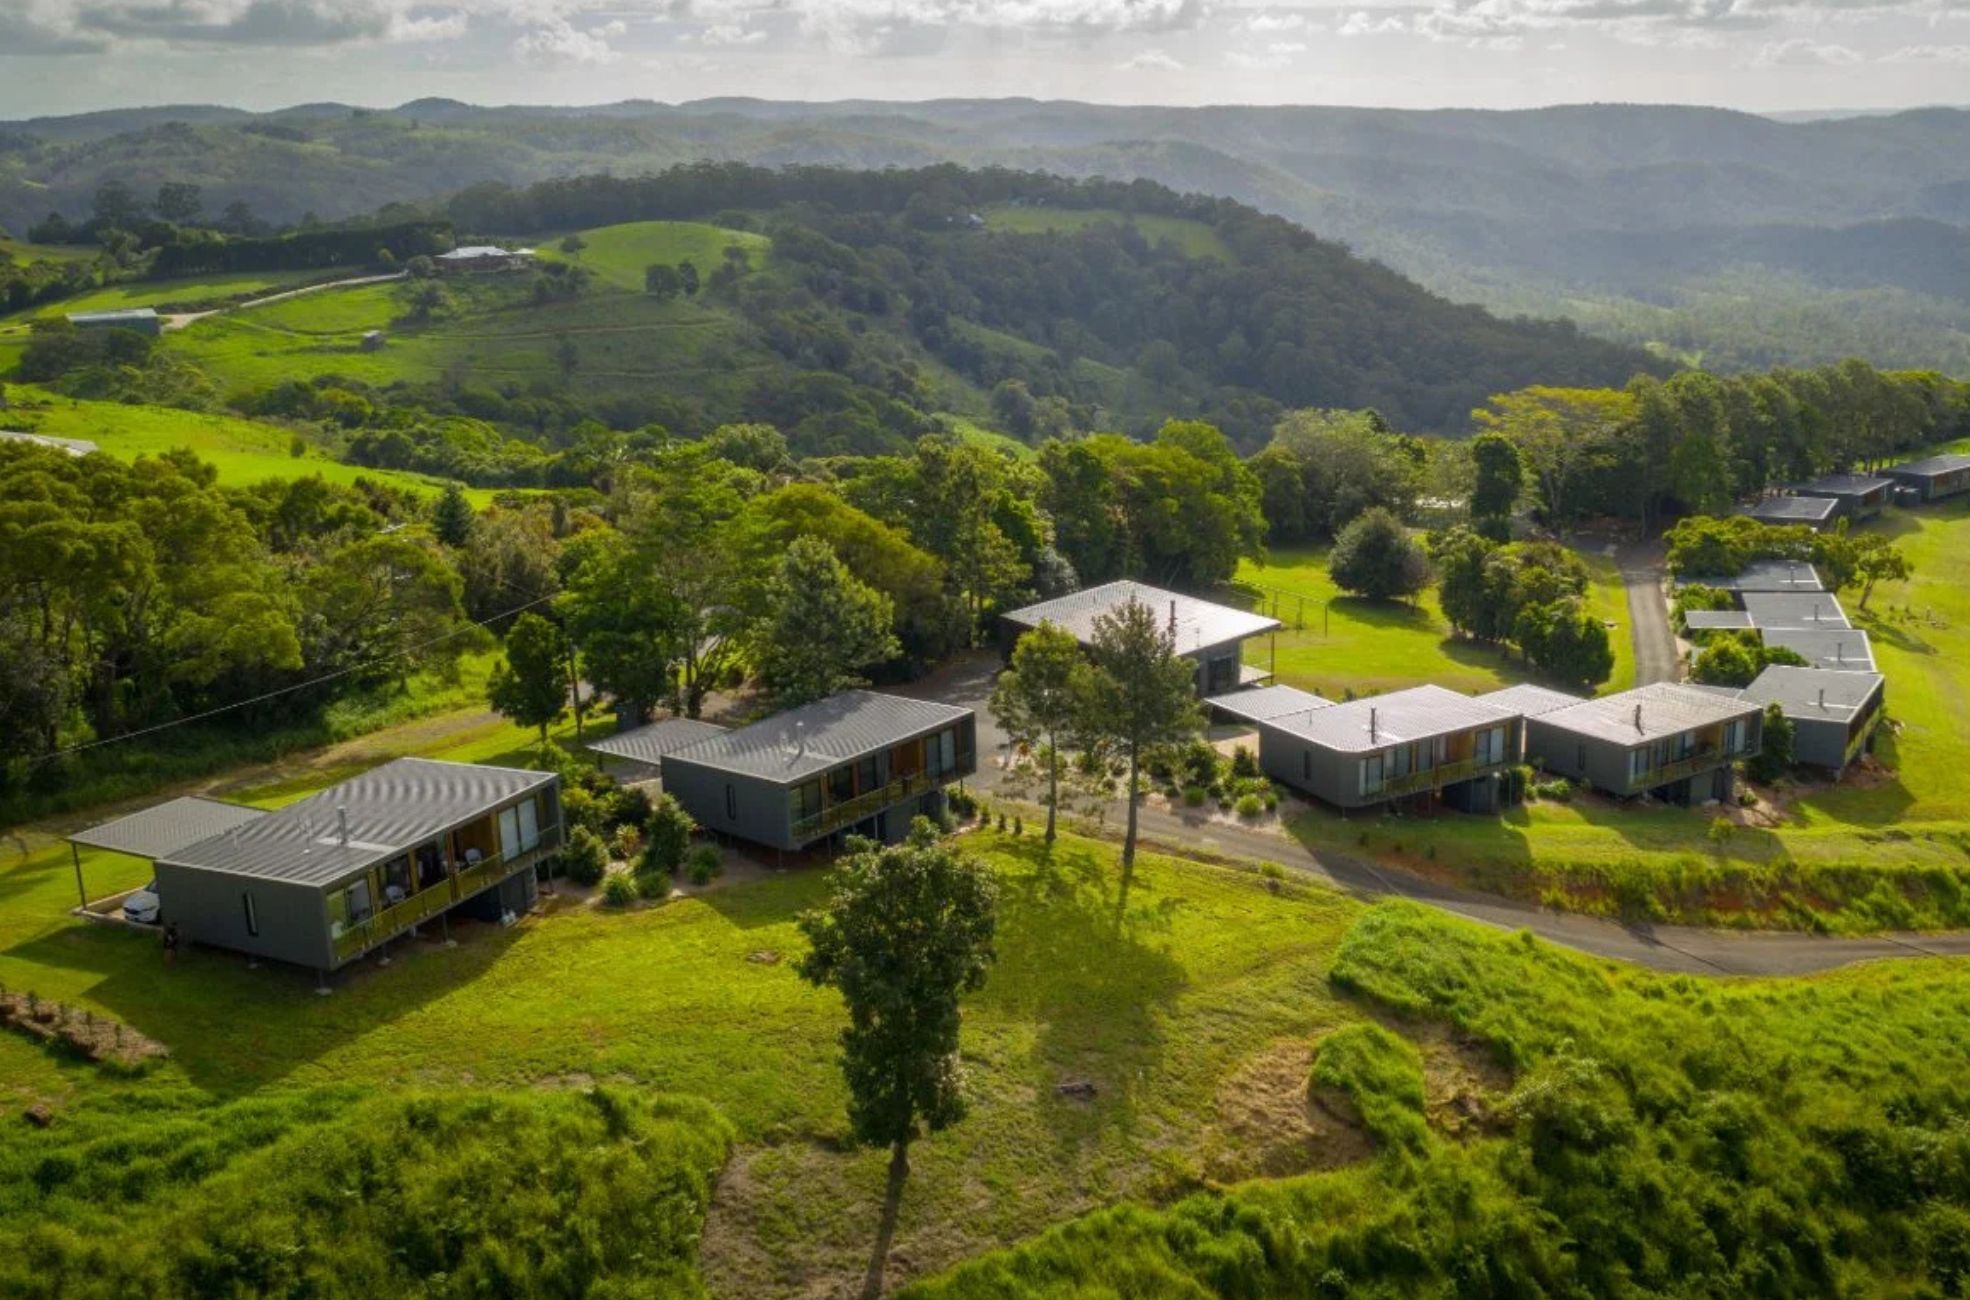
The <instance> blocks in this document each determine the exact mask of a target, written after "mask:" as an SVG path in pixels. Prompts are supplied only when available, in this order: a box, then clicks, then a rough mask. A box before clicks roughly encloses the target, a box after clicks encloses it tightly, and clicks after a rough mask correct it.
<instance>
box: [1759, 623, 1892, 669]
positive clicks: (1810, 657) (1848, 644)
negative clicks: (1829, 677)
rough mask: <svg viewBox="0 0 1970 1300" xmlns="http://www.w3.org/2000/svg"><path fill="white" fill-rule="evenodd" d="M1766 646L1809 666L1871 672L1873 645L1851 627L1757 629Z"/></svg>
mask: <svg viewBox="0 0 1970 1300" xmlns="http://www.w3.org/2000/svg"><path fill="white" fill-rule="evenodd" d="M1758 635H1759V636H1760V637H1761V638H1762V639H1763V640H1764V642H1765V644H1766V645H1768V646H1774V647H1778V648H1781V649H1785V650H1790V651H1792V652H1793V653H1794V654H1796V655H1798V656H1800V657H1801V658H1802V659H1804V660H1805V661H1806V663H1807V665H1808V666H1809V667H1813V668H1826V669H1830V670H1832V671H1834V672H1842V673H1871V672H1873V671H1874V646H1873V645H1872V644H1871V643H1870V642H1869V640H1868V636H1867V633H1865V632H1863V631H1861V630H1860V629H1859V628H1854V627H1812V628H1796V627H1795V628H1761V629H1759V632H1758Z"/></svg>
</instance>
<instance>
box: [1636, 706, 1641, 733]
mask: <svg viewBox="0 0 1970 1300" xmlns="http://www.w3.org/2000/svg"><path fill="white" fill-rule="evenodd" d="M1641 729H1642V706H1641V705H1639V704H1637V705H1636V706H1635V730H1637V731H1640V730H1641Z"/></svg>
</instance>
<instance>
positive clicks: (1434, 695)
mask: <svg viewBox="0 0 1970 1300" xmlns="http://www.w3.org/2000/svg"><path fill="white" fill-rule="evenodd" d="M1518 716H1519V715H1518V713H1517V712H1516V711H1514V710H1512V709H1501V708H1499V707H1498V706H1497V705H1495V704H1487V703H1485V702H1484V701H1483V700H1478V699H1473V698H1471V697H1470V696H1468V695H1459V694H1458V693H1457V692H1455V691H1450V690H1445V689H1444V688H1443V687H1441V686H1412V687H1410V688H1409V689H1408V690H1405V691H1390V692H1389V693H1388V694H1387V695H1373V696H1369V697H1367V698H1365V699H1359V700H1349V701H1348V702H1347V703H1345V704H1336V705H1334V706H1333V707H1332V708H1329V709H1314V710H1312V711H1311V712H1307V713H1294V714H1289V715H1287V716H1286V717H1283V718H1278V719H1275V720H1273V721H1271V722H1268V723H1266V724H1265V725H1266V726H1268V727H1273V728H1276V729H1277V730H1279V731H1283V732H1285V733H1286V734H1287V735H1289V736H1298V737H1300V738H1301V739H1302V740H1310V741H1312V742H1313V743H1314V744H1316V745H1319V746H1320V747H1321V748H1322V749H1331V750H1336V751H1339V752H1341V753H1348V754H1368V753H1373V752H1374V751H1376V750H1378V749H1386V748H1388V747H1389V746H1391V745H1402V744H1407V743H1408V742H1409V741H1412V740H1425V739H1428V738H1429V737H1432V736H1443V735H1448V734H1450V733H1452V732H1457V731H1467V730H1469V729H1471V728H1473V727H1484V726H1491V725H1494V724H1497V723H1501V722H1509V721H1511V720H1512V719H1513V718H1516V717H1518Z"/></svg>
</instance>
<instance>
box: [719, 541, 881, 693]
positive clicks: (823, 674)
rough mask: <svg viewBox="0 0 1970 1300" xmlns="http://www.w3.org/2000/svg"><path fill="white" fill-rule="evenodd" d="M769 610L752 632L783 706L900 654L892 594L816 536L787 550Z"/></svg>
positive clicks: (758, 661)
mask: <svg viewBox="0 0 1970 1300" xmlns="http://www.w3.org/2000/svg"><path fill="white" fill-rule="evenodd" d="M766 610H767V612H766V613H765V614H764V615H763V616H762V617H761V618H760V619H759V620H758V622H757V623H756V624H755V625H754V627H753V631H752V641H753V658H754V666H755V667H756V668H757V670H758V673H759V680H760V684H761V685H762V686H763V687H765V689H766V692H767V693H768V694H769V695H771V696H772V697H773V699H774V701H775V703H777V704H778V705H779V706H780V707H782V708H791V707H793V706H795V705H799V704H806V703H808V702H809V701H811V700H818V699H822V698H824V697H826V696H829V695H832V694H834V693H835V692H836V691H839V690H843V689H845V688H847V687H850V686H859V685H861V684H862V682H863V680H864V679H863V678H862V676H861V675H860V674H861V670H862V669H864V668H867V667H868V666H870V665H871V664H877V663H881V662H882V661H883V660H885V659H893V658H895V657H896V656H897V655H898V654H900V653H901V652H902V646H901V645H899V644H898V643H897V640H896V636H895V633H894V632H892V631H891V628H892V626H893V624H894V619H895V607H894V605H893V604H892V603H891V602H890V599H889V597H887V596H885V595H883V594H882V593H881V592H879V591H877V590H876V589H875V588H873V587H871V586H869V585H868V584H867V583H864V582H862V581H861V580H859V579H858V578H856V577H855V575H854V574H852V573H850V572H849V571H848V566H847V565H845V564H843V563H842V562H841V559H840V558H839V557H838V556H836V554H835V553H834V548H833V547H831V546H829V545H828V544H827V543H826V542H824V541H822V540H820V539H819V538H817V537H801V538H799V539H797V540H796V541H795V542H794V543H793V545H791V546H789V547H788V548H787V553H786V558H785V559H784V560H782V561H781V564H780V570H779V572H778V573H777V574H775V575H774V577H773V579H772V581H771V582H770V583H768V585H767V591H766Z"/></svg>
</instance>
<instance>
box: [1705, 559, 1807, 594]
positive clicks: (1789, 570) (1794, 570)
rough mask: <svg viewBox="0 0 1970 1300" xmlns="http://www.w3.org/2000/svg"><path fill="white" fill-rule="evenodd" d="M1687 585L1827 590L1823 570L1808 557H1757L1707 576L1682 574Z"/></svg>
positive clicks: (1736, 589) (1733, 589)
mask: <svg viewBox="0 0 1970 1300" xmlns="http://www.w3.org/2000/svg"><path fill="white" fill-rule="evenodd" d="M1677 585H1679V586H1683V587H1715V588H1716V589H1717V590H1719V591H1729V592H1735V593H1736V594H1738V595H1740V596H1741V595H1743V594H1744V593H1745V592H1747V591H1776V592H1786V591H1791V592H1800V591H1806V592H1811V591H1825V590H1826V586H1825V584H1824V583H1822V582H1821V581H1820V575H1819V571H1818V570H1817V569H1815V568H1813V566H1812V565H1810V564H1808V563H1806V561H1804V560H1753V561H1752V562H1751V563H1750V564H1747V565H1745V566H1744V568H1743V569H1742V570H1741V571H1739V572H1737V573H1731V574H1716V575H1712V576H1710V577H1705V578H1680V579H1678V580H1677Z"/></svg>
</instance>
